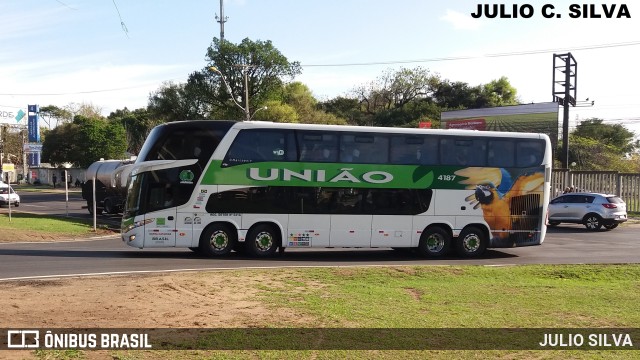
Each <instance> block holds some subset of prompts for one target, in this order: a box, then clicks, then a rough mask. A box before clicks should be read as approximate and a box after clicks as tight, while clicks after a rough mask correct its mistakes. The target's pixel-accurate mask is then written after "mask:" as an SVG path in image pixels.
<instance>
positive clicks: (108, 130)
mask: <svg viewBox="0 0 640 360" xmlns="http://www.w3.org/2000/svg"><path fill="white" fill-rule="evenodd" d="M126 148H127V143H126V136H125V130H124V127H123V126H122V125H121V124H119V123H118V122H115V121H107V120H105V119H96V118H87V117H84V116H81V115H78V116H76V117H75V119H74V121H73V123H66V124H62V125H60V126H58V127H56V128H55V129H52V130H51V131H49V132H47V137H46V139H45V140H44V142H43V144H42V160H43V161H45V162H49V163H52V164H54V165H58V164H61V163H64V162H70V163H74V164H76V165H78V166H80V167H88V166H89V165H91V164H92V163H93V162H94V161H97V160H99V159H100V158H105V159H122V158H124V155H125V150H126Z"/></svg>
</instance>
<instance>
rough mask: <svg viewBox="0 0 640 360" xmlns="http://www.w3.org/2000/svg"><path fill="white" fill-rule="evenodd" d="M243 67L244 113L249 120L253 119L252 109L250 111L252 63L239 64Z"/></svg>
mask: <svg viewBox="0 0 640 360" xmlns="http://www.w3.org/2000/svg"><path fill="white" fill-rule="evenodd" d="M238 66H241V67H242V74H243V75H244V114H245V116H246V118H247V121H249V120H251V111H249V80H248V79H249V67H251V65H238Z"/></svg>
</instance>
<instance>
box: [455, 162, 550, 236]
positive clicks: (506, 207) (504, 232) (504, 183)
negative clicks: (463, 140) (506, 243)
mask: <svg viewBox="0 0 640 360" xmlns="http://www.w3.org/2000/svg"><path fill="white" fill-rule="evenodd" d="M455 174H456V175H459V176H462V177H465V178H466V179H465V180H462V181H460V182H459V183H460V184H463V185H467V187H466V188H467V189H474V188H475V192H474V193H473V194H471V195H469V196H467V197H466V198H465V200H466V201H468V202H469V203H470V204H472V205H473V208H474V209H477V208H478V207H481V208H482V214H483V216H484V219H485V221H486V222H487V224H488V225H489V227H490V228H491V229H492V230H498V231H500V232H496V233H494V234H495V237H498V238H500V239H506V238H508V237H509V230H511V229H512V227H513V219H512V217H511V200H512V199H513V198H514V197H516V196H522V195H527V194H529V193H533V192H542V190H543V185H544V174H543V173H541V172H535V173H530V174H522V175H520V176H518V177H516V178H515V180H513V179H512V176H511V174H509V172H508V171H507V170H506V169H502V168H465V169H461V170H458V171H456V172H455Z"/></svg>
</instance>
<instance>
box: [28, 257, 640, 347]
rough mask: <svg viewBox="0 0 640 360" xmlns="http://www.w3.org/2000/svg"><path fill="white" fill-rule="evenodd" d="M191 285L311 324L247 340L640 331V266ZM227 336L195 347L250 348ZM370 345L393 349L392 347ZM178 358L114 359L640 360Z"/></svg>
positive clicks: (384, 270)
mask: <svg viewBox="0 0 640 360" xmlns="http://www.w3.org/2000/svg"><path fill="white" fill-rule="evenodd" d="M190 276H191V278H190V279H192V280H193V281H195V282H197V281H198V279H199V278H203V277H209V276H224V277H227V278H228V281H229V283H241V282H243V281H247V280H250V279H255V278H261V279H268V280H266V281H262V282H257V283H256V282H254V283H252V284H253V285H252V286H253V287H255V288H257V290H258V292H257V295H255V297H256V299H257V300H259V301H260V302H261V303H263V304H265V306H266V307H267V308H269V309H271V310H272V311H273V313H274V314H277V313H281V312H283V311H284V312H290V313H293V314H297V315H298V316H299V318H300V319H304V321H301V322H297V323H294V324H291V323H283V322H282V321H279V319H278V316H277V315H274V316H273V317H271V319H270V320H268V321H267V323H256V324H255V325H252V326H251V327H250V328H249V329H245V331H244V332H246V333H249V332H250V331H249V330H252V329H254V328H271V327H273V328H285V329H286V328H300V327H302V328H309V329H314V328H316V329H317V328H338V329H340V328H343V329H344V328H365V329H372V328H383V329H403V328H404V329H406V328H441V329H445V328H449V329H450V328H486V329H487V334H486V338H482V339H481V340H480V341H493V342H494V343H495V344H498V345H499V344H500V342H501V341H500V337H499V336H498V335H499V333H497V332H495V331H494V332H492V331H491V329H492V328H513V329H521V328H565V329H566V328H637V327H638V325H639V324H640V313H639V312H638V311H637V304H638V302H640V291H638V290H639V289H640V280H639V279H640V266H639V265H531V266H513V267H484V266H406V267H405V266H402V267H398V266H394V267H380V268H377V267H376V268H371V267H354V268H310V269H260V270H245V271H232V272H216V273H196V274H190ZM211 291H212V292H214V291H216V289H212V290H211ZM177 306H180V305H179V304H177ZM301 324H302V325H301ZM274 333H276V334H275V335H273V334H271V335H272V336H270V337H269V341H271V342H273V343H275V344H285V348H286V344H294V345H295V344H296V342H298V341H308V340H309V338H304V337H300V338H297V337H295V336H291V335H292V334H291V333H287V332H283V333H279V334H280V335H278V333H277V331H274ZM227 335H228V336H227V337H224V338H208V337H206V336H203V337H202V338H199V339H198V341H197V342H196V343H195V344H196V345H197V347H198V348H207V347H211V346H212V344H220V343H223V344H231V345H232V346H233V344H234V342H242V341H245V342H243V343H246V339H242V335H243V329H238V331H237V333H227ZM324 335H327V333H324ZM459 336H464V333H460V334H459ZM250 340H251V341H254V340H255V342H253V343H254V344H260V342H261V339H258V338H256V339H250ZM326 340H327V339H326V338H322V336H319V337H317V338H313V339H312V341H317V342H318V344H321V343H322V342H323V341H326ZM360 340H362V339H360ZM367 340H368V341H373V342H375V341H381V342H384V341H389V338H381V339H367ZM395 340H396V341H397V339H395ZM404 340H405V339H400V341H404ZM413 340H415V339H413ZM428 340H431V339H428ZM462 340H464V339H462V338H459V339H456V338H446V339H442V341H448V342H452V343H453V345H452V348H454V349H455V343H456V342H457V341H462ZM541 340H542V339H540V341H541ZM342 341H349V339H342ZM407 341H409V339H407ZM256 346H257V345H256ZM497 347H498V348H499V346H497ZM179 348H183V349H185V350H182V351H177V350H171V351H165V350H162V351H159V350H150V351H140V352H137V351H126V352H123V351H113V352H110V354H111V357H112V358H116V359H120V358H122V359H124V358H127V359H150V358H159V359H236V358H242V359H245V358H246V359H256V358H260V359H272V358H273V359H342V358H349V359H360V358H381V359H398V358H410V359H421V358H436V359H450V358H468V359H484V358H505V359H529V358H536V359H566V358H573V359H596V358H597V359H601V358H612V359H613V358H615V359H619V358H623V359H624V358H629V359H631V358H637V355H638V353H637V350H636V351H607V350H561V351H557V350H544V351H540V350H473V351H472V350H442V351H433V350H432V351H429V350H422V351H415V350H403V351H398V350H348V351H345V350H295V351H294V350H270V351H257V350H236V351H202V350H193V344H192V343H191V344H189V343H185V344H184V346H180V347H179ZM186 349H188V350H186ZM45 354H50V353H40V355H38V356H39V357H41V358H46V357H45V356H44V355H45ZM74 355H75V354H74ZM94 355H95V354H94V353H92V352H91V351H87V352H84V351H83V352H82V353H81V356H86V358H94V357H93V356H94ZM103 355H104V354H103Z"/></svg>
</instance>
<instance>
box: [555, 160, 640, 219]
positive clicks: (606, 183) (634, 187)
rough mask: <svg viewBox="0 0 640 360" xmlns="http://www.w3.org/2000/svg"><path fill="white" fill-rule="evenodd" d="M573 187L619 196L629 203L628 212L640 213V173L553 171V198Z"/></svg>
mask: <svg viewBox="0 0 640 360" xmlns="http://www.w3.org/2000/svg"><path fill="white" fill-rule="evenodd" d="M571 186H573V187H574V188H576V189H578V190H580V191H590V192H598V193H605V194H616V195H619V196H620V197H621V198H622V199H624V201H625V202H626V203H627V211H633V212H640V173H619V172H617V171H571V170H568V169H554V170H553V173H552V175H551V196H552V197H553V196H557V195H559V194H561V193H562V191H563V190H564V189H565V188H567V187H571Z"/></svg>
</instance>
